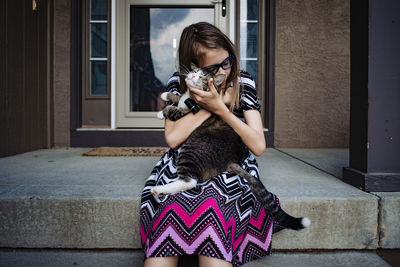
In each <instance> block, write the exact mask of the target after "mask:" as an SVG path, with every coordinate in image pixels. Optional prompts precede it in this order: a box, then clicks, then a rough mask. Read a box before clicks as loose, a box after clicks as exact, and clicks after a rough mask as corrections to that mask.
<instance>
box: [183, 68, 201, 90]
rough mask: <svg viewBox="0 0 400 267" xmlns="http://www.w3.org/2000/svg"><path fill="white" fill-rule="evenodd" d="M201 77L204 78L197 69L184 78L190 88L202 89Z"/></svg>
mask: <svg viewBox="0 0 400 267" xmlns="http://www.w3.org/2000/svg"><path fill="white" fill-rule="evenodd" d="M203 76H204V73H203V71H202V70H201V69H197V70H194V71H191V72H189V73H188V74H187V75H186V78H187V80H188V83H189V85H190V86H192V87H198V88H202V85H203V84H202V81H201V77H203Z"/></svg>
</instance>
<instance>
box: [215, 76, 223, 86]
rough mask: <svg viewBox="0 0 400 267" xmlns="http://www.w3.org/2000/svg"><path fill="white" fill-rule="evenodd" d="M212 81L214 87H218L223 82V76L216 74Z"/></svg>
mask: <svg viewBox="0 0 400 267" xmlns="http://www.w3.org/2000/svg"><path fill="white" fill-rule="evenodd" d="M214 81H215V84H216V85H220V84H221V83H223V82H224V81H225V74H217V75H215V77H214Z"/></svg>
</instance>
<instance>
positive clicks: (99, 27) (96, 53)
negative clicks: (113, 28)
mask: <svg viewBox="0 0 400 267" xmlns="http://www.w3.org/2000/svg"><path fill="white" fill-rule="evenodd" d="M90 31H91V42H90V43H91V48H92V53H91V54H92V57H101V58H106V57H107V24H106V23H94V24H91V29H90Z"/></svg>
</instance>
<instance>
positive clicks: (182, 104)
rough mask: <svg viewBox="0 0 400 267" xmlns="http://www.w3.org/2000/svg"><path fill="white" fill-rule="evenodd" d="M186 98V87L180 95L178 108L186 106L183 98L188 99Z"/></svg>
mask: <svg viewBox="0 0 400 267" xmlns="http://www.w3.org/2000/svg"><path fill="white" fill-rule="evenodd" d="M188 98H190V94H189V89H187V90H186V93H184V94H183V95H182V96H181V98H180V99H179V102H178V108H184V107H186V104H185V100H186V99H188Z"/></svg>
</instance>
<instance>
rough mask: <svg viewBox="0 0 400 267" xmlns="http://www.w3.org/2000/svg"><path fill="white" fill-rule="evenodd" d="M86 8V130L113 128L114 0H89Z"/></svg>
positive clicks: (83, 55) (84, 2) (83, 63)
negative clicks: (111, 85) (112, 42)
mask: <svg viewBox="0 0 400 267" xmlns="http://www.w3.org/2000/svg"><path fill="white" fill-rule="evenodd" d="M82 8H83V12H82V13H83V18H82V21H83V25H84V29H83V32H82V34H83V36H82V50H83V53H82V61H83V62H82V65H83V68H82V71H83V76H82V77H83V79H82V127H83V128H93V127H95V128H109V127H110V124H111V118H110V117H111V115H110V105H111V100H110V95H111V92H110V91H111V90H110V84H111V83H110V67H111V66H110V51H111V50H110V0H86V1H83V2H82Z"/></svg>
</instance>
